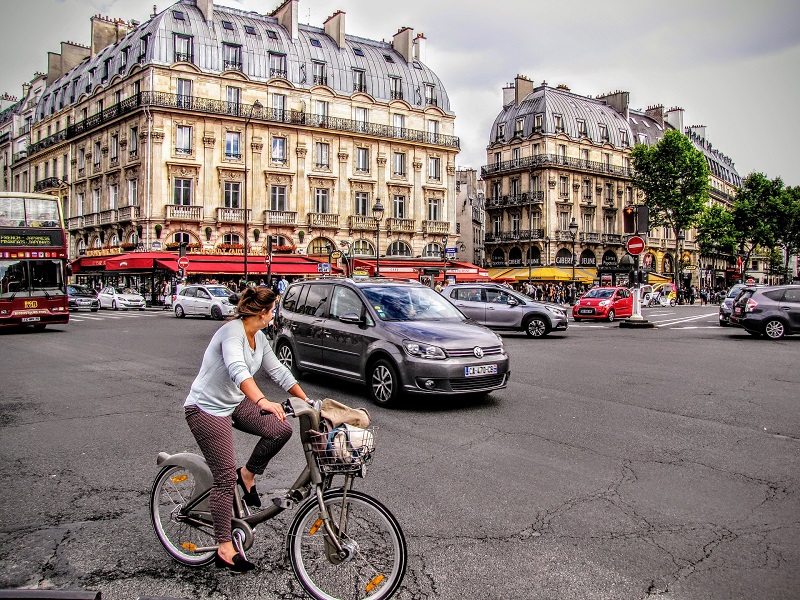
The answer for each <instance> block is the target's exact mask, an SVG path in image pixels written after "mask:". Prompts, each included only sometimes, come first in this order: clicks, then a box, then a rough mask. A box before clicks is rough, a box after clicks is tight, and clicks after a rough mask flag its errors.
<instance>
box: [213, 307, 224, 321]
mask: <svg viewBox="0 0 800 600" xmlns="http://www.w3.org/2000/svg"><path fill="white" fill-rule="evenodd" d="M211 318H212V319H216V320H217V321H220V320H222V310H220V308H219V306H212V307H211Z"/></svg>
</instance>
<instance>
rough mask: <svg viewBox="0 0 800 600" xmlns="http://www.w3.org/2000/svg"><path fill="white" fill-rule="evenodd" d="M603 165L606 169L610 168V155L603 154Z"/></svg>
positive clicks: (608, 153)
mask: <svg viewBox="0 0 800 600" xmlns="http://www.w3.org/2000/svg"><path fill="white" fill-rule="evenodd" d="M603 164H604V165H605V167H606V169H608V168H609V167H611V153H610V152H606V153H604V154H603Z"/></svg>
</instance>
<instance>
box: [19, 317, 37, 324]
mask: <svg viewBox="0 0 800 600" xmlns="http://www.w3.org/2000/svg"><path fill="white" fill-rule="evenodd" d="M41 320H42V318H41V317H22V322H23V323H35V322H36V321H41Z"/></svg>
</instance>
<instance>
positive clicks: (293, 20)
mask: <svg viewBox="0 0 800 600" xmlns="http://www.w3.org/2000/svg"><path fill="white" fill-rule="evenodd" d="M270 16H271V17H275V18H277V19H278V24H279V25H280V26H281V27H283V28H284V29H285V30H286V31H287V32H288V33H289V37H291V38H292V39H293V40H296V39H297V23H298V16H297V0H286V2H284V3H283V4H281V5H280V6H279V7H278V8H276V9H275V10H274V11H272V14H271V15H270Z"/></svg>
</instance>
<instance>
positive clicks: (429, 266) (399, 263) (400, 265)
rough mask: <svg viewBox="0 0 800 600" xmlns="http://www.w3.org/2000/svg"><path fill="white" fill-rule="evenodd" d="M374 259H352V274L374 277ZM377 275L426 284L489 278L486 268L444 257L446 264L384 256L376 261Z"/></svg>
mask: <svg viewBox="0 0 800 600" xmlns="http://www.w3.org/2000/svg"><path fill="white" fill-rule="evenodd" d="M375 262H376V261H375V259H370V258H366V257H364V258H361V257H359V258H353V259H352V267H351V271H352V275H353V276H355V277H358V276H362V277H374V276H375V271H376V264H375ZM379 268H380V276H381V277H395V278H398V279H416V280H417V281H421V282H422V283H424V284H426V285H430V286H433V285H435V283H436V282H439V283H442V282H443V281H445V280H446V281H447V282H448V283H461V282H473V281H489V271H487V270H486V269H483V268H481V267H479V266H477V265H474V264H472V263H469V262H465V261H459V260H448V261H447V263H446V265H445V263H443V262H442V261H441V260H436V261H432V260H423V259H387V258H382V259H381V260H380V265H379Z"/></svg>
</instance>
